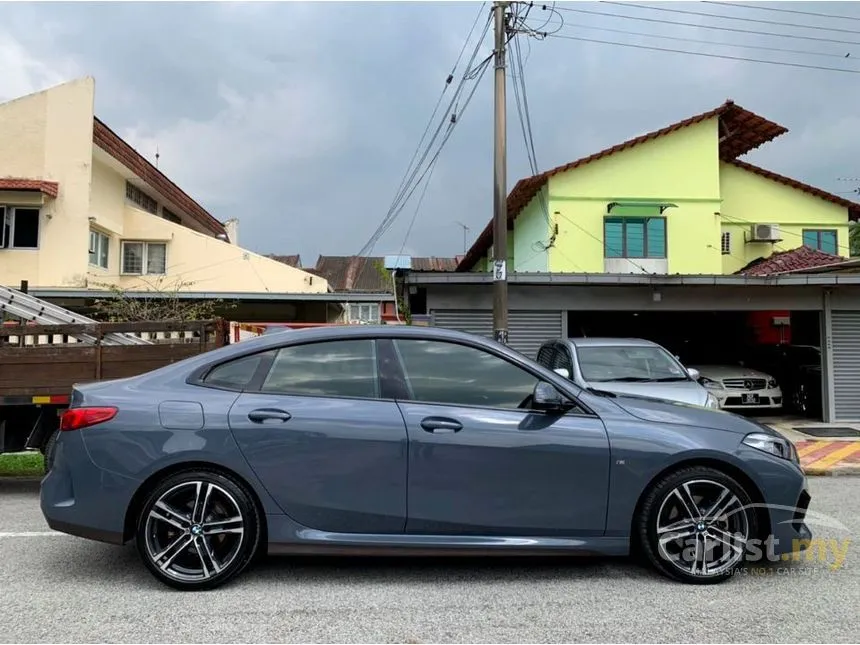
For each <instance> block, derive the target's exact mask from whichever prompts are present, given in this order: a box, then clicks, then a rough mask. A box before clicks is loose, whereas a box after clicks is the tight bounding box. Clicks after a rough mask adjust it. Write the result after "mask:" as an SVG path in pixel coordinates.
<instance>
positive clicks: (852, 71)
mask: <svg viewBox="0 0 860 645" xmlns="http://www.w3.org/2000/svg"><path fill="white" fill-rule="evenodd" d="M548 37H549V38H564V39H566V40H579V41H582V42H587V43H599V44H601V45H615V46H617V47H633V48H635V49H648V50H651V51H657V52H668V53H672V54H687V55H689V56H703V57H705V58H722V59H724V60H735V61H743V62H747V63H763V64H766V65H779V66H782V67H798V68H802V69H815V70H822V71H828V72H844V73H846V74H860V69H845V68H843V67H825V66H823V65H805V64H803V63H789V62H786V61H776V60H764V59H761V58H746V57H744V56H729V55H727V54H709V53H705V52H693V51H689V50H684V49H670V48H668V47H654V46H651V45H639V44H635V43H619V42H614V41H610V40H597V39H594V38H582V37H579V36H566V35H562V34H554V35H551V36H548Z"/></svg>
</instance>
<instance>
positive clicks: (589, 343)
mask: <svg viewBox="0 0 860 645" xmlns="http://www.w3.org/2000/svg"><path fill="white" fill-rule="evenodd" d="M562 342H566V343H569V344H571V345H573V346H574V347H660V345H658V344H657V343H655V342H652V341H650V340H645V339H644V338H608V337H606V338H599V337H592V338H565V339H562Z"/></svg>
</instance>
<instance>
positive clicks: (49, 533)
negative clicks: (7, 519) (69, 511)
mask: <svg viewBox="0 0 860 645" xmlns="http://www.w3.org/2000/svg"><path fill="white" fill-rule="evenodd" d="M64 535H66V534H65V533H60V532H59V531H8V532H2V531H0V538H16V537H61V536H64Z"/></svg>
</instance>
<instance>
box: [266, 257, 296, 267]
mask: <svg viewBox="0 0 860 645" xmlns="http://www.w3.org/2000/svg"><path fill="white" fill-rule="evenodd" d="M266 257H268V258H271V259H272V260H277V261H278V262H282V263H283V264H288V265H289V266H291V267H296V268H298V269H301V268H302V257H301V256H300V255H267V256H266Z"/></svg>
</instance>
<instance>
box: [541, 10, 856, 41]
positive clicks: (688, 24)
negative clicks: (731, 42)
mask: <svg viewBox="0 0 860 645" xmlns="http://www.w3.org/2000/svg"><path fill="white" fill-rule="evenodd" d="M556 11H571V12H575V13H583V14H588V15H592V16H608V17H610V18H623V19H625V20H638V21H640V22H652V23H657V24H661V25H676V26H681V27H695V28H696V29H712V30H716V31H731V32H734V33H738V34H754V35H756V36H773V37H775V38H791V39H796V40H812V41H815V42H822V43H835V44H837V45H854V46H860V42H858V41H856V40H836V39H835V38H818V37H816V36H801V35H799V34H781V33H778V32H772V31H756V30H754V29H740V28H737V27H724V26H719V25H702V24H699V23H695V22H681V21H678V20H662V19H660V18H644V17H642V16H629V15H626V14H622V13H614V12H607V11H594V10H592V9H574V8H573V7H556Z"/></svg>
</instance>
